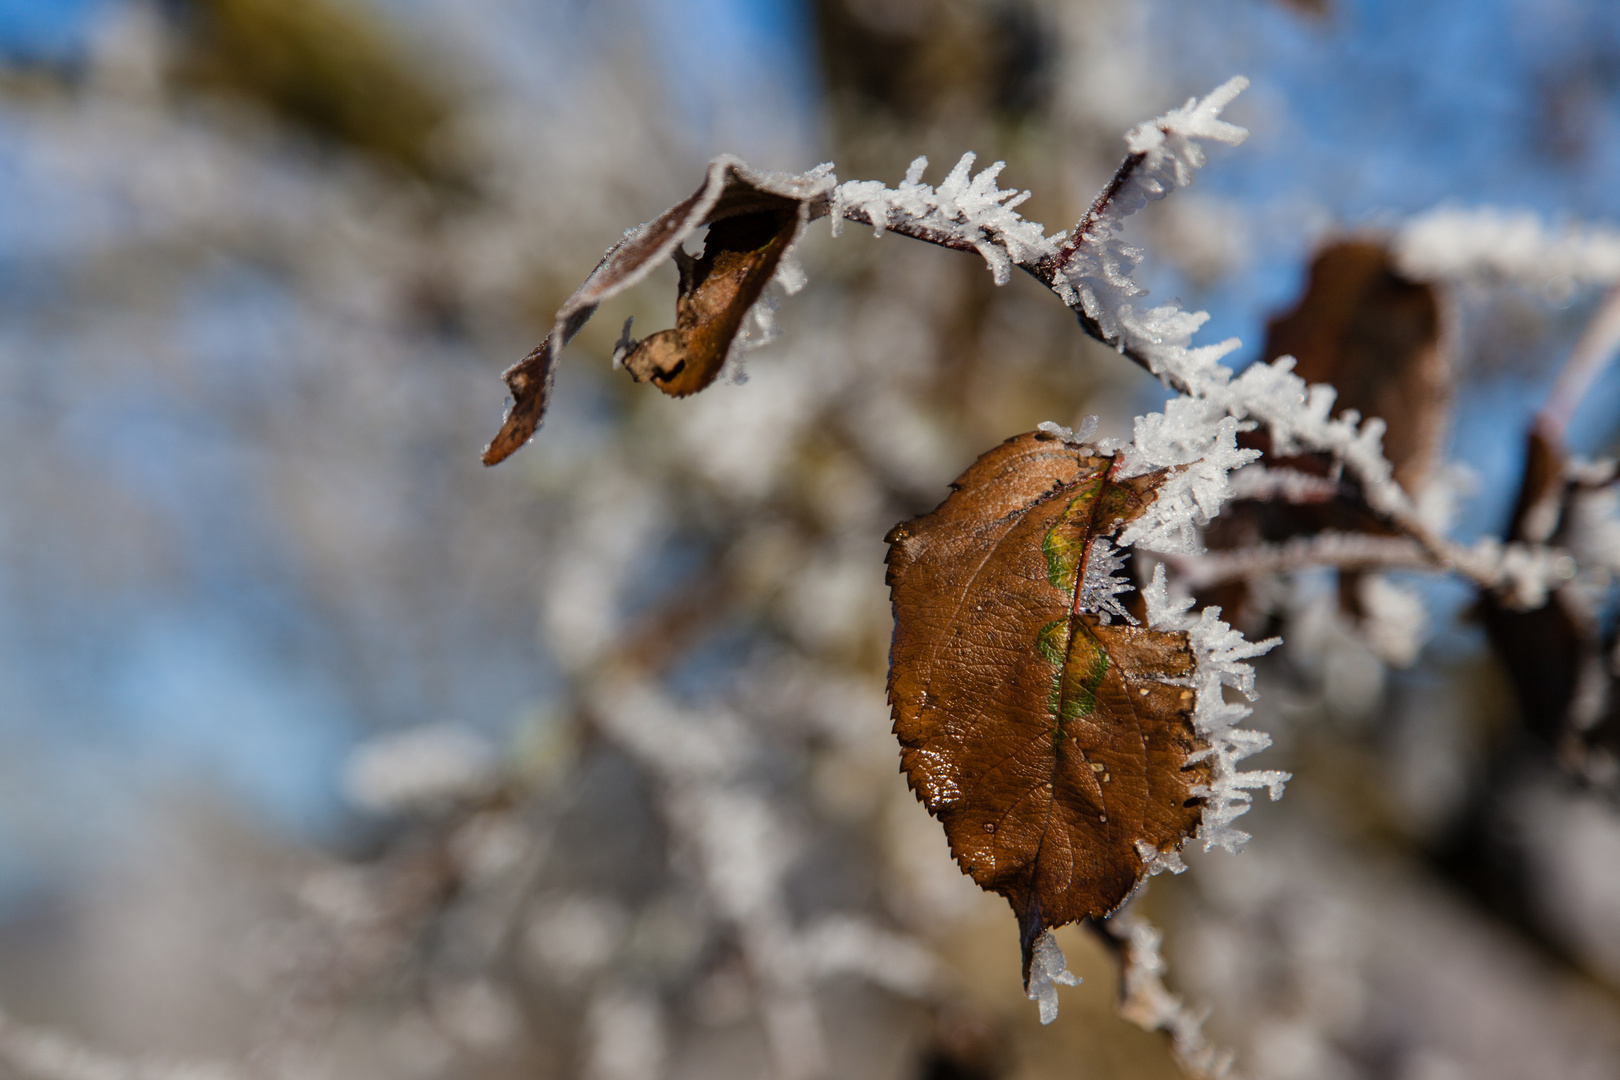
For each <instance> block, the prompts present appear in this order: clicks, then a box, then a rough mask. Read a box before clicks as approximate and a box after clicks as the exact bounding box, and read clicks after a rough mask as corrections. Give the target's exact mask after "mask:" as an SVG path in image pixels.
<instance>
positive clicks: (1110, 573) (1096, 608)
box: [1074, 536, 1136, 626]
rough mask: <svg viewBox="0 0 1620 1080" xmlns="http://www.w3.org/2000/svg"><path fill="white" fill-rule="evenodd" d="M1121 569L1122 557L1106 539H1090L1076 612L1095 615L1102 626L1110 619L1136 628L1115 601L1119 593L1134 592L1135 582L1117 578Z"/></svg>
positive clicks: (1123, 561)
mask: <svg viewBox="0 0 1620 1080" xmlns="http://www.w3.org/2000/svg"><path fill="white" fill-rule="evenodd" d="M1124 567H1125V556H1124V555H1123V554H1122V553H1121V552H1120V551H1119V549H1118V548H1116V547H1114V544H1113V541H1111V540H1109V539H1108V537H1106V536H1098V537H1095V538H1093V540H1092V541H1091V549H1090V550H1089V551H1088V552H1087V553H1086V570H1085V575H1084V576H1083V577H1082V578H1081V579H1080V596H1079V598H1078V599H1077V600H1076V601H1075V605H1074V606H1075V610H1077V611H1090V612H1095V613H1096V615H1097V617H1098V618H1099V619H1100V620H1101V621H1102V622H1103V623H1105V624H1106V623H1107V622H1108V620H1109V618H1110V616H1113V617H1118V618H1121V619H1124V620H1125V621H1126V622H1128V623H1130V624H1131V625H1132V626H1135V625H1136V618H1135V617H1134V616H1133V615H1132V614H1131V613H1130V612H1128V611H1126V610H1125V609H1124V608H1123V607H1121V606H1120V603H1119V600H1118V599H1117V597H1118V596H1119V594H1120V593H1122V592H1130V591H1131V590H1132V589H1134V588H1136V583H1135V582H1134V581H1131V580H1130V579H1129V578H1127V577H1124V576H1123V575H1121V574H1120V570H1122V569H1124Z"/></svg>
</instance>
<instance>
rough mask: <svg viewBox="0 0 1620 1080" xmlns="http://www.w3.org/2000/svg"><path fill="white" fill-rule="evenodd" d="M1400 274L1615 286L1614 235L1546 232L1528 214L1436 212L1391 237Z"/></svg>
mask: <svg viewBox="0 0 1620 1080" xmlns="http://www.w3.org/2000/svg"><path fill="white" fill-rule="evenodd" d="M1395 256H1396V259H1397V261H1398V262H1399V264H1400V267H1401V270H1402V272H1403V273H1405V274H1407V275H1409V276H1411V277H1414V278H1418V279H1420V280H1436V279H1441V278H1468V277H1490V278H1496V279H1499V280H1504V281H1514V282H1518V283H1520V284H1524V285H1533V286H1546V285H1549V284H1555V283H1564V284H1566V285H1567V286H1570V287H1573V286H1577V285H1613V284H1615V283H1617V282H1620V232H1616V231H1614V230H1612V229H1599V228H1593V227H1590V226H1575V225H1570V226H1566V227H1564V228H1561V229H1553V228H1549V227H1548V226H1547V224H1546V223H1545V222H1543V221H1542V220H1541V218H1540V217H1539V216H1538V215H1537V214H1535V213H1534V212H1533V211H1530V210H1502V209H1497V208H1494V207H1481V208H1479V209H1476V210H1464V209H1461V208H1459V207H1451V206H1443V207H1439V208H1438V209H1435V210H1430V211H1429V212H1428V213H1425V214H1419V215H1418V216H1417V217H1414V218H1411V219H1409V220H1408V221H1407V222H1406V224H1405V226H1404V227H1403V228H1402V229H1401V231H1400V232H1399V233H1398V234H1397V235H1396V237H1395Z"/></svg>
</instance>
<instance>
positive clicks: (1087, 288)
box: [1053, 75, 1249, 374]
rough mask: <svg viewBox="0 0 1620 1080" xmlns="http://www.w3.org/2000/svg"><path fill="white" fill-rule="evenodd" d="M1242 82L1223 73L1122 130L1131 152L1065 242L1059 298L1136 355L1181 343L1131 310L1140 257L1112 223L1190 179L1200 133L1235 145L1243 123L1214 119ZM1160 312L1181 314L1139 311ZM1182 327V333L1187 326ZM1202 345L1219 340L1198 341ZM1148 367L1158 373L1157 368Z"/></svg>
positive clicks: (1199, 156)
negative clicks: (1209, 89)
mask: <svg viewBox="0 0 1620 1080" xmlns="http://www.w3.org/2000/svg"><path fill="white" fill-rule="evenodd" d="M1248 85H1249V80H1248V79H1246V78H1244V77H1243V76H1241V75H1239V76H1236V77H1234V78H1231V79H1228V80H1227V81H1226V82H1225V83H1224V84H1222V85H1221V86H1220V87H1218V88H1216V90H1215V91H1214V92H1213V93H1211V94H1210V95H1209V96H1208V97H1205V98H1204V99H1202V100H1197V99H1190V100H1188V102H1187V104H1185V105H1183V106H1182V107H1181V108H1179V109H1172V110H1171V111H1170V112H1168V113H1165V114H1164V115H1163V116H1161V117H1159V118H1158V119H1156V120H1150V121H1148V122H1147V123H1145V124H1139V125H1137V126H1136V127H1135V128H1133V129H1132V130H1131V131H1130V132H1129V133H1127V134H1126V136H1125V145H1126V148H1127V149H1128V150H1129V151H1130V154H1131V160H1130V161H1128V162H1127V164H1126V166H1125V167H1124V168H1123V169H1122V170H1121V174H1120V177H1119V178H1118V179H1119V183H1118V186H1117V187H1114V188H1112V190H1110V191H1106V192H1105V193H1104V194H1103V196H1102V197H1100V198H1099V199H1098V201H1097V205H1096V206H1095V207H1093V209H1092V211H1091V213H1089V214H1088V215H1086V219H1085V220H1084V221H1083V222H1082V223H1081V224H1080V226H1079V228H1078V229H1077V235H1076V237H1075V240H1074V241H1071V244H1070V246H1071V247H1072V248H1073V250H1072V252H1071V253H1070V254H1069V255H1068V257H1067V259H1066V261H1065V263H1064V265H1063V266H1062V267H1061V268H1060V276H1059V278H1058V280H1057V281H1056V282H1055V283H1054V284H1053V288H1054V289H1056V290H1057V292H1058V294H1059V295H1060V296H1062V297H1063V299H1064V302H1065V303H1067V304H1068V305H1069V306H1070V307H1078V308H1079V309H1080V310H1082V311H1084V312H1085V314H1086V315H1087V316H1089V317H1090V318H1092V319H1094V320H1095V321H1096V322H1097V324H1098V326H1099V327H1101V329H1102V332H1103V335H1104V336H1105V337H1107V338H1108V339H1109V340H1110V341H1113V342H1116V343H1122V344H1127V343H1128V344H1130V345H1135V346H1137V347H1140V348H1145V349H1147V350H1149V351H1148V352H1145V353H1144V354H1143V355H1144V357H1146V358H1148V359H1149V360H1150V363H1151V359H1152V356H1153V353H1154V352H1156V351H1158V350H1159V349H1160V348H1165V349H1169V350H1172V351H1173V350H1175V349H1177V348H1184V346H1185V343H1184V342H1183V343H1181V344H1180V345H1176V344H1173V343H1171V344H1164V343H1161V342H1160V341H1159V340H1157V339H1156V337H1155V333H1154V331H1153V329H1152V327H1151V326H1150V325H1147V324H1146V323H1145V322H1143V321H1142V320H1139V319H1137V318H1136V317H1135V312H1134V309H1133V308H1132V306H1131V304H1130V300H1131V298H1132V297H1135V296H1141V295H1144V292H1145V290H1143V289H1142V288H1141V286H1139V285H1137V284H1136V282H1135V281H1133V280H1132V279H1131V275H1132V274H1133V273H1134V272H1135V271H1136V267H1137V265H1138V264H1139V263H1140V262H1141V261H1142V253H1141V251H1140V250H1138V249H1136V248H1133V247H1128V246H1126V245H1125V244H1124V243H1123V242H1122V241H1121V240H1120V239H1119V233H1120V230H1121V229H1122V227H1123V226H1124V222H1125V219H1126V218H1127V217H1129V216H1130V215H1131V214H1134V213H1136V211H1138V210H1140V209H1141V208H1142V207H1144V206H1146V205H1147V203H1148V201H1149V200H1151V199H1162V198H1164V197H1165V196H1166V195H1168V194H1170V193H1171V192H1172V191H1174V190H1175V189H1176V188H1178V187H1185V186H1186V185H1188V184H1190V183H1192V181H1193V175H1194V173H1195V172H1196V171H1197V170H1198V169H1200V168H1202V167H1203V165H1204V163H1205V161H1206V160H1207V159H1206V158H1205V156H1204V151H1203V147H1202V146H1201V145H1199V141H1200V140H1203V139H1208V140H1211V141H1214V142H1222V143H1226V144H1228V145H1230V146H1236V145H1237V144H1238V143H1241V142H1242V141H1243V140H1244V139H1246V138H1248V135H1249V133H1248V132H1247V131H1245V130H1244V129H1243V128H1241V127H1238V126H1237V125H1236V124H1231V123H1227V122H1226V121H1224V120H1222V119H1220V114H1221V110H1222V109H1224V108H1225V107H1226V106H1227V105H1228V104H1229V103H1230V102H1231V101H1232V99H1233V98H1235V97H1237V96H1238V94H1240V93H1242V92H1243V89H1244V88H1245V87H1247V86H1248ZM1132 161H1134V166H1132V164H1131V162H1132ZM1126 170H1128V173H1127V172H1126ZM1163 312H1173V313H1175V314H1178V315H1183V316H1185V313H1182V312H1179V311H1177V310H1176V309H1174V308H1155V309H1154V310H1153V311H1152V312H1149V313H1147V314H1148V316H1150V317H1151V316H1153V315H1155V314H1156V313H1163ZM1206 317H1207V316H1206ZM1191 318H1194V319H1197V322H1195V323H1194V324H1193V327H1192V329H1196V328H1197V325H1198V323H1201V322H1202V321H1203V318H1200V317H1198V316H1191ZM1187 333H1188V336H1189V337H1190V335H1191V330H1188V332H1187ZM1233 347H1234V348H1235V347H1236V345H1235V343H1233ZM1210 348H1213V349H1221V348H1222V346H1212V347H1206V349H1210ZM1226 351H1230V350H1226ZM1219 355H1225V353H1224V352H1221V353H1219V354H1218V355H1217V357H1216V358H1217V359H1218V358H1219ZM1154 373H1155V374H1157V373H1158V370H1157V368H1154Z"/></svg>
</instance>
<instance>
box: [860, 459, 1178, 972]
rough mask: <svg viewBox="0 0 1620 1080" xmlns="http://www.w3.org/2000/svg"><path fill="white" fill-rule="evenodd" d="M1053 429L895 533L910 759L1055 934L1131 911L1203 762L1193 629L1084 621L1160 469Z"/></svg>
mask: <svg viewBox="0 0 1620 1080" xmlns="http://www.w3.org/2000/svg"><path fill="white" fill-rule="evenodd" d="M1113 465H1114V459H1113V458H1110V457H1105V456H1102V455H1100V454H1098V453H1097V452H1096V451H1095V449H1093V448H1088V447H1085V446H1077V445H1073V444H1070V443H1066V442H1064V441H1063V440H1062V439H1061V438H1058V437H1055V436H1053V435H1048V434H1046V433H1045V432H1032V433H1029V434H1025V435H1019V436H1017V437H1015V438H1013V439H1009V440H1008V441H1007V442H1005V443H1003V444H1001V445H1000V446H998V447H996V448H995V449H994V450H991V451H990V452H989V453H987V454H985V455H984V456H983V457H981V458H980V459H979V460H978V461H977V462H975V463H974V464H973V465H972V466H971V467H970V468H969V469H968V470H967V472H965V473H964V474H963V475H962V476H961V477H960V478H959V479H958V480H957V481H956V483H955V484H954V485H952V486H953V488H954V489H955V490H954V491H953V493H952V494H951V495H950V497H949V498H947V499H946V500H945V502H944V503H943V504H941V505H940V506H939V508H938V509H936V510H934V511H933V512H932V513H930V514H926V515H924V516H922V517H920V518H917V519H916V520H915V521H911V522H907V523H905V524H902V525H898V526H896V527H895V528H894V529H893V530H892V531H891V532H890V533H889V535H888V538H887V539H888V543H889V557H888V565H889V574H888V580H889V585H890V589H891V595H892V598H893V602H894V614H895V630H894V640H893V646H892V651H891V653H890V664H889V702H890V705H891V706H892V708H893V714H894V731H895V734H896V736H898V738H899V740H900V746H901V766H902V768H903V769H904V770H905V772H906V774H907V776H908V778H909V780H910V783H911V787H912V789H913V790H914V791H915V792H916V793H917V796H918V797H919V798H920V799H921V800H922V802H923V804H924V805H925V806H927V808H928V810H929V812H930V813H932V814H933V815H934V816H935V817H937V818H939V819H940V821H941V823H942V824H943V825H944V826H945V833H946V836H947V837H948V838H949V840H950V845H951V851H952V854H954V855H955V857H956V861H957V863H958V864H959V865H960V866H961V867H962V869H963V871H964V872H965V873H967V874H968V875H970V876H971V877H972V878H973V880H974V881H975V882H977V883H978V884H979V885H980V886H981V887H982V888H984V889H987V890H989V891H992V892H996V893H999V894H1001V895H1002V896H1005V897H1006V898H1007V900H1008V902H1009V903H1010V904H1011V905H1012V908H1013V912H1014V914H1015V915H1016V916H1017V917H1018V921H1019V929H1020V936H1021V940H1022V944H1023V949H1024V974H1025V978H1026V980H1027V979H1028V977H1029V965H1030V951H1031V948H1032V946H1033V944H1034V942H1035V940H1036V939H1037V938H1038V937H1039V936H1040V934H1041V932H1042V931H1044V930H1046V929H1048V928H1050V927H1054V926H1061V925H1063V924H1065V923H1070V922H1074V921H1076V920H1078V919H1082V918H1086V917H1088V916H1089V917H1100V916H1103V915H1106V914H1108V913H1109V912H1111V911H1113V910H1114V909H1115V908H1117V907H1118V906H1119V905H1120V904H1121V903H1122V902H1123V901H1124V900H1125V899H1126V897H1127V896H1129V895H1130V893H1131V891H1132V890H1133V889H1134V888H1135V887H1136V885H1137V883H1138V881H1139V880H1140V879H1141V877H1142V876H1143V873H1144V856H1147V857H1152V855H1153V854H1154V852H1162V851H1170V850H1173V849H1175V848H1177V847H1179V846H1180V844H1181V843H1182V841H1183V840H1184V839H1185V838H1186V837H1187V836H1189V835H1190V834H1191V833H1192V832H1193V830H1194V829H1195V828H1196V827H1197V825H1198V822H1199V817H1200V813H1201V810H1200V805H1199V800H1198V799H1197V798H1196V797H1195V795H1194V788H1195V787H1196V786H1197V785H1198V784H1201V783H1206V782H1207V781H1208V771H1207V770H1208V766H1207V764H1205V763H1197V764H1190V763H1189V758H1190V756H1191V755H1192V754H1193V753H1194V752H1195V751H1196V750H1198V749H1199V748H1200V746H1201V745H1202V743H1201V742H1200V740H1199V739H1198V737H1197V736H1196V734H1195V732H1194V729H1193V725H1192V712H1193V705H1194V694H1193V692H1192V691H1191V690H1190V689H1189V688H1188V679H1189V677H1190V676H1191V675H1192V672H1193V665H1194V661H1193V655H1192V651H1191V649H1190V647H1189V645H1188V643H1187V638H1186V635H1185V634H1184V633H1179V632H1178V633H1168V632H1163V631H1155V630H1150V629H1147V628H1144V627H1139V626H1126V625H1120V624H1117V623H1116V624H1108V623H1105V622H1104V621H1103V620H1102V619H1101V618H1099V616H1098V615H1096V614H1092V613H1089V612H1085V611H1080V610H1078V608H1079V607H1080V606H1081V605H1080V603H1079V599H1078V598H1079V595H1080V594H1079V591H1078V590H1080V588H1081V585H1082V583H1083V581H1084V579H1085V576H1086V570H1087V567H1086V565H1085V563H1086V560H1087V559H1088V558H1089V557H1090V553H1091V552H1092V550H1093V541H1094V540H1095V539H1096V538H1098V537H1106V536H1109V535H1111V534H1112V533H1114V532H1115V531H1116V530H1117V529H1118V528H1119V527H1120V526H1121V525H1122V524H1124V523H1125V522H1128V521H1130V520H1132V519H1134V518H1136V517H1137V516H1139V515H1140V514H1141V513H1142V512H1143V510H1144V509H1146V507H1147V506H1148V505H1149V504H1151V502H1152V501H1153V499H1154V497H1155V492H1156V490H1157V488H1158V486H1159V485H1160V484H1161V483H1162V481H1163V478H1164V475H1165V474H1164V473H1162V472H1159V473H1149V474H1147V475H1144V476H1138V477H1135V478H1132V479H1128V480H1120V479H1117V478H1115V476H1114V475H1113V473H1112V472H1111V468H1112V466H1113Z"/></svg>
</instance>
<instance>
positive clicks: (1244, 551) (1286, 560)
mask: <svg viewBox="0 0 1620 1080" xmlns="http://www.w3.org/2000/svg"><path fill="white" fill-rule="evenodd" d="M1166 561H1167V562H1168V563H1169V564H1170V566H1171V567H1172V568H1173V569H1174V570H1175V571H1176V574H1177V576H1178V577H1179V578H1180V579H1181V580H1182V581H1183V582H1185V583H1186V584H1187V585H1188V587H1190V588H1194V589H1197V588H1202V587H1204V586H1207V585H1218V584H1221V583H1223V582H1228V581H1245V580H1248V579H1250V578H1256V577H1265V576H1268V575H1271V574H1287V573H1293V572H1295V571H1299V570H1310V569H1315V568H1317V567H1322V566H1333V567H1337V568H1339V569H1341V570H1434V571H1445V570H1446V569H1447V568H1446V567H1445V566H1444V565H1442V564H1440V563H1438V562H1436V561H1435V559H1434V558H1433V557H1432V556H1431V555H1430V554H1429V553H1428V552H1427V551H1425V550H1424V548H1423V546H1422V545H1420V544H1419V543H1417V542H1416V541H1415V540H1413V539H1411V538H1410V537H1399V536H1368V535H1367V534H1365V533H1343V532H1324V533H1317V534H1316V535H1315V536H1302V537H1299V538H1298V539H1295V540H1290V541H1288V542H1287V543H1284V544H1256V545H1253V546H1252V547H1246V548H1237V549H1234V550H1231V551H1211V552H1206V553H1205V554H1202V555H1171V556H1166Z"/></svg>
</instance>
